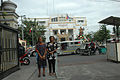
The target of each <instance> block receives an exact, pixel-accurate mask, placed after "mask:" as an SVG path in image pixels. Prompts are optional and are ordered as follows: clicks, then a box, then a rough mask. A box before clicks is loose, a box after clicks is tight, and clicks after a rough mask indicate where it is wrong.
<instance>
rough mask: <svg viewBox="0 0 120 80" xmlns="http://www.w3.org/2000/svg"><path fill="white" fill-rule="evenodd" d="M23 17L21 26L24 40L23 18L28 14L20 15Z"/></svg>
mask: <svg viewBox="0 0 120 80" xmlns="http://www.w3.org/2000/svg"><path fill="white" fill-rule="evenodd" d="M20 17H21V27H22V40H24V31H23V30H24V26H23V19H22V18H25V17H26V15H22V16H20Z"/></svg>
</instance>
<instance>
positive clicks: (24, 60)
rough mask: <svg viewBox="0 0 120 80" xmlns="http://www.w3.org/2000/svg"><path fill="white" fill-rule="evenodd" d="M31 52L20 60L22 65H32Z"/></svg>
mask: <svg viewBox="0 0 120 80" xmlns="http://www.w3.org/2000/svg"><path fill="white" fill-rule="evenodd" d="M28 53H29V52H26V53H25V54H24V55H23V56H21V57H20V58H19V62H20V63H21V65H23V64H24V65H29V64H30V55H29V54H28Z"/></svg>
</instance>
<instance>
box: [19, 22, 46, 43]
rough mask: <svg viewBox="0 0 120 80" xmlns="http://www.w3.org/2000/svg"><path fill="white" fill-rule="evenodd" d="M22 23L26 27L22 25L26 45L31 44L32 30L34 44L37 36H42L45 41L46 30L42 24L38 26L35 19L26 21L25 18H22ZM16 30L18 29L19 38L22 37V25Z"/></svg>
mask: <svg viewBox="0 0 120 80" xmlns="http://www.w3.org/2000/svg"><path fill="white" fill-rule="evenodd" d="M23 24H24V25H26V27H24V40H26V41H27V45H32V32H33V39H34V44H36V43H37V40H38V37H39V36H42V37H43V41H45V36H44V33H45V32H46V31H45V27H44V26H39V25H38V23H37V22H36V21H27V20H24V21H23ZM31 28H32V31H31V32H30V29H31ZM18 30H19V31H20V38H22V27H19V28H18ZM34 44H33V45H34Z"/></svg>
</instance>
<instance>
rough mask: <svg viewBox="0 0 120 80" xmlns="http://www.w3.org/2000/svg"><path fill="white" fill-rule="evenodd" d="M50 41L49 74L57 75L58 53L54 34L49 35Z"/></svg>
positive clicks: (48, 50)
mask: <svg viewBox="0 0 120 80" xmlns="http://www.w3.org/2000/svg"><path fill="white" fill-rule="evenodd" d="M49 40H50V42H48V43H47V52H48V57H47V58H48V64H49V75H50V76H51V75H56V72H55V63H56V55H55V54H57V52H56V51H57V48H58V46H57V43H56V42H55V38H54V36H50V37H49Z"/></svg>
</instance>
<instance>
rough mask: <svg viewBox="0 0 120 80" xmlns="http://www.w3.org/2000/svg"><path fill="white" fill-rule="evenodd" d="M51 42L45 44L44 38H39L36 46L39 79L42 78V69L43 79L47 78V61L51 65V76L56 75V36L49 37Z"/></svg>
mask: <svg viewBox="0 0 120 80" xmlns="http://www.w3.org/2000/svg"><path fill="white" fill-rule="evenodd" d="M49 40H50V42H48V43H47V44H45V43H44V42H43V39H42V37H39V38H38V43H37V44H36V47H35V50H36V52H37V54H38V57H37V64H38V72H39V73H38V77H40V76H41V68H43V77H45V68H46V66H47V60H48V65H49V75H50V76H52V75H56V72H55V71H56V70H55V63H56V54H57V53H56V51H57V48H58V46H57V43H56V42H55V38H54V36H50V37H49Z"/></svg>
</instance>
